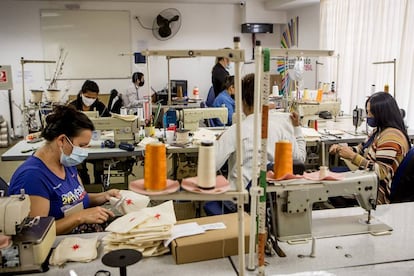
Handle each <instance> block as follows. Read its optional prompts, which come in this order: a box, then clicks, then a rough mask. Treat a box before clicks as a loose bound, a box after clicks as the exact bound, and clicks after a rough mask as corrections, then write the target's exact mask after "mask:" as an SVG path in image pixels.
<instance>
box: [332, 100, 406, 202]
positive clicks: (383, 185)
mask: <svg viewBox="0 0 414 276" xmlns="http://www.w3.org/2000/svg"><path fill="white" fill-rule="evenodd" d="M365 110H366V112H367V124H368V125H369V126H371V127H373V128H374V131H373V132H372V134H371V135H370V136H369V137H368V139H367V141H366V142H365V143H362V144H359V145H358V146H355V147H348V146H341V145H338V144H335V145H332V146H331V148H330V149H329V152H330V153H331V154H338V155H339V156H340V157H342V158H344V159H347V160H349V161H351V162H352V164H354V165H355V166H357V167H358V168H359V169H367V170H373V171H375V172H376V173H377V175H378V177H379V180H380V187H379V193H378V199H377V203H378V204H385V203H390V200H389V195H390V188H391V181H392V177H393V176H394V173H395V171H396V170H397V168H398V166H399V165H400V163H401V161H402V160H403V158H404V157H405V155H406V154H407V152H408V150H409V149H410V140H409V138H408V134H407V130H406V128H405V125H404V121H403V118H402V116H401V113H400V109H399V107H398V105H397V102H396V101H395V100H394V98H393V97H392V96H391V95H390V94H388V93H386V92H377V93H375V94H373V95H372V96H370V97H369V98H368V99H367V101H366V102H365Z"/></svg>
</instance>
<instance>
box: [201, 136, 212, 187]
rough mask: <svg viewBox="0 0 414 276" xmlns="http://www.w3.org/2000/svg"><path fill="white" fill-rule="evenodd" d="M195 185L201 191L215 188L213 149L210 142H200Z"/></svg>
mask: <svg viewBox="0 0 414 276" xmlns="http://www.w3.org/2000/svg"><path fill="white" fill-rule="evenodd" d="M197 185H198V187H200V188H202V189H214V188H215V187H216V159H215V147H214V142H212V141H202V142H201V145H200V147H199V148H198V166H197Z"/></svg>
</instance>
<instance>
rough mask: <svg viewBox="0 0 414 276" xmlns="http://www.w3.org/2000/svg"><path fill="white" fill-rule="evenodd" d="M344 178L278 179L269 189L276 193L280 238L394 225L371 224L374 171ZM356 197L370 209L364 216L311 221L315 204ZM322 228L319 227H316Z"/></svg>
mask: <svg viewBox="0 0 414 276" xmlns="http://www.w3.org/2000/svg"><path fill="white" fill-rule="evenodd" d="M345 175H346V177H345V178H344V179H343V180H337V181H312V180H304V179H298V180H295V181H292V180H290V181H288V182H286V183H285V184H284V183H283V182H282V183H281V182H275V183H274V184H275V185H274V186H273V185H269V186H268V188H267V191H268V192H276V195H277V196H276V208H275V209H276V210H275V214H274V216H276V218H274V219H275V221H276V229H277V233H276V234H277V238H278V239H279V240H281V241H294V240H306V239H310V238H312V237H327V236H338V235H350V234H356V233H367V232H376V233H378V232H385V231H390V230H392V228H390V227H389V226H387V225H385V224H382V223H378V222H377V221H375V223H371V210H373V209H374V210H375V208H376V200H377V191H378V177H377V175H376V174H375V173H374V172H368V171H355V172H349V173H346V174H345ZM334 196H354V197H355V199H356V200H357V201H358V203H359V205H360V206H361V207H362V208H364V209H365V210H366V211H368V215H367V217H366V218H364V217H363V216H362V215H361V216H354V217H343V218H332V220H331V221H329V220H327V219H325V220H324V221H316V220H312V206H313V203H315V202H325V201H327V200H328V197H334ZM315 227H317V228H319V229H317V228H315Z"/></svg>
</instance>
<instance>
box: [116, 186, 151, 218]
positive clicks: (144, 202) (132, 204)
mask: <svg viewBox="0 0 414 276" xmlns="http://www.w3.org/2000/svg"><path fill="white" fill-rule="evenodd" d="M119 193H120V194H121V198H122V203H121V205H119V206H117V208H116V209H117V211H119V212H120V213H121V214H123V215H125V214H128V213H131V212H134V211H139V210H141V209H143V208H145V207H147V206H148V203H149V202H150V198H149V197H148V196H146V195H141V194H138V193H135V192H133V191H128V190H121V191H119ZM118 201H119V198H116V197H111V198H110V199H109V202H110V203H111V205H112V206H116V204H117V203H118Z"/></svg>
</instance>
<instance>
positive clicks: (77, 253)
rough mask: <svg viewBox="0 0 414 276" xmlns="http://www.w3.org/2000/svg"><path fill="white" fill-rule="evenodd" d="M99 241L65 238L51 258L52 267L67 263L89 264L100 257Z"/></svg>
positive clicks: (95, 239)
mask: <svg viewBox="0 0 414 276" xmlns="http://www.w3.org/2000/svg"><path fill="white" fill-rule="evenodd" d="M98 245H99V243H98V239H97V238H96V237H95V238H90V239H83V238H78V237H68V238H64V239H63V240H62V241H61V242H60V243H59V244H58V246H57V247H56V248H55V250H53V252H52V256H51V257H50V261H49V262H50V264H51V265H62V264H64V263H66V262H70V261H71V262H83V263H87V262H90V261H92V260H94V259H96V257H97V255H98V250H97V248H98Z"/></svg>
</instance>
